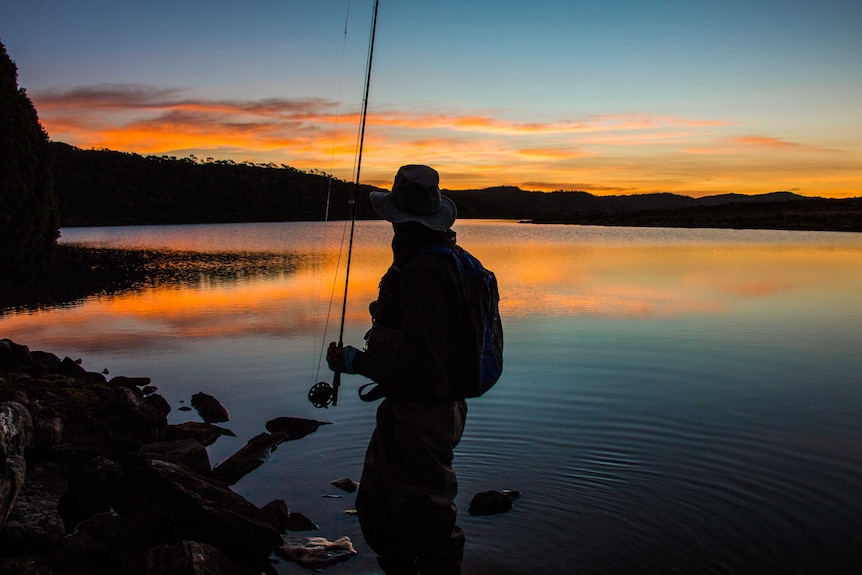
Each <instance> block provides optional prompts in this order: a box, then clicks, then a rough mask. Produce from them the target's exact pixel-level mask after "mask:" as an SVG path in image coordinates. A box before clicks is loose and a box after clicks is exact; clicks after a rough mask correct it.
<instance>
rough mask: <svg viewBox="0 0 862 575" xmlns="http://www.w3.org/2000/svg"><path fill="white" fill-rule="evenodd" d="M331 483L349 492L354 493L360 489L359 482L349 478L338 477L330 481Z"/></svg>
mask: <svg viewBox="0 0 862 575" xmlns="http://www.w3.org/2000/svg"><path fill="white" fill-rule="evenodd" d="M329 484H330V485H334V486H335V487H338V488H339V489H342V490H344V491H346V492H348V493H353V492H355V491H356V490H357V489H359V483H357V482H356V481H353V480H352V479H348V478H344V479H336V480H335V481H330V482H329Z"/></svg>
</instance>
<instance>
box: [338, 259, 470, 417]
mask: <svg viewBox="0 0 862 575" xmlns="http://www.w3.org/2000/svg"><path fill="white" fill-rule="evenodd" d="M409 252H412V253H407V254H406V255H404V256H403V257H400V258H399V254H398V253H397V252H396V258H395V263H393V265H392V267H390V269H389V271H387V273H386V275H384V276H383V278H382V279H381V282H380V294H379V296H378V299H377V302H376V305H372V307H373V308H374V311H373V319H374V323H373V325H372V328H371V330H370V331H369V333H368V335H367V349H366V351H364V352H359V353H357V355H356V357H355V359H354V360H353V367H354V370H355V371H356V372H357V373H359V374H361V375H364V376H365V377H367V378H369V379H371V380H373V381H375V382H376V383H378V384H380V385H381V387H382V388H383V391H384V392H385V394H386V395H387V396H388V397H397V398H402V399H414V400H418V401H439V400H451V399H459V394H458V393H457V391H456V390H457V389H458V387H457V385H456V382H457V378H458V377H459V376H461V374H463V373H465V369H464V367H463V364H464V361H465V357H464V356H465V353H464V350H465V349H466V347H465V346H466V342H465V341H464V337H465V335H466V334H465V332H464V330H463V328H462V326H463V313H462V309H463V305H464V304H463V289H464V288H463V285H462V280H461V277H460V272H459V269H458V266H457V264H456V263H455V260H454V258H451V257H447V256H446V255H445V254H440V253H428V252H424V251H422V248H421V247H418V248H414V249H412V250H409ZM399 260H400V261H399ZM399 264H400V265H399ZM402 266H403V268H402Z"/></svg>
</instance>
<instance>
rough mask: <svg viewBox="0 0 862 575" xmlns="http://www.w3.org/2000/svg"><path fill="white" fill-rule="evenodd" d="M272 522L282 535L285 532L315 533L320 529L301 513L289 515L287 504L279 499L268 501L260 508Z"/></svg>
mask: <svg viewBox="0 0 862 575" xmlns="http://www.w3.org/2000/svg"><path fill="white" fill-rule="evenodd" d="M260 510H261V511H263V512H264V513H266V514H267V516H268V517H269V518H270V519H271V520H272V522H273V525H275V526H276V528H277V529H278V530H279V532H281V533H284V532H285V531H317V530H318V529H320V527H318V526H317V525H316V524H315V523H314V522H313V521H312V520H311V519H309V518H308V517H306V516H305V515H303V514H302V513H291V512H290V511H289V510H288V509H287V503H285V502H284V501H283V500H281V499H276V500H275V501H270V502H269V503H267V504H266V505H264V506H263V507H261V508H260Z"/></svg>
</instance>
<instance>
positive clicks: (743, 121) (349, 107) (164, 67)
mask: <svg viewBox="0 0 862 575" xmlns="http://www.w3.org/2000/svg"><path fill="white" fill-rule="evenodd" d="M372 6H373V1H372V0H364V1H357V0H351V1H349V2H348V1H347V0H316V1H305V2H294V1H282V2H275V1H268V2H255V3H248V4H245V3H244V4H240V3H236V2H224V1H213V2H208V3H186V4H185V5H181V6H178V5H175V4H174V3H169V2H162V1H155V2H148V3H138V2H125V1H118V0H114V1H112V2H68V1H67V2H60V1H41V0H27V1H19V0H0V40H2V42H3V43H4V44H5V45H6V48H7V51H8V52H9V54H10V56H11V57H12V59H13V60H15V61H16V63H17V64H18V67H19V83H20V84H21V85H22V86H23V87H24V88H26V89H27V91H28V93H29V95H30V97H31V99H32V100H33V102H34V104H35V105H36V107H37V110H38V111H39V114H40V118H41V120H42V123H43V125H44V126H45V128H46V129H47V130H48V132H49V134H50V135H51V137H52V138H53V139H56V140H60V141H65V142H68V143H71V144H74V145H77V146H80V147H82V148H90V147H97V148H101V147H106V148H111V149H121V150H124V151H130V152H137V153H142V154H159V155H161V154H168V155H177V156H180V157H185V156H187V155H189V154H194V155H195V156H196V157H199V158H206V157H213V158H215V159H233V160H235V161H254V162H274V163H277V164H280V163H284V164H288V165H291V166H295V167H299V168H301V169H321V170H324V171H327V172H331V173H334V174H335V175H337V176H339V177H343V178H344V179H352V173H353V172H352V170H353V166H354V162H355V148H356V131H357V119H358V118H357V112H358V110H359V107H360V104H361V98H362V81H363V79H364V74H365V63H366V57H367V48H368V39H369V32H370V20H371V14H372ZM345 29H346V34H345ZM860 30H862V2H859V1H858V0H854V1H849V0H848V1H838V0H825V1H822V2H819V3H814V2H800V1H784V2H777V1H759V2H758V1H749V2H741V1H736V0H728V1H720V2H716V1H713V2H701V1H696V0H695V1H688V2H675V1H654V2H622V1H613V0H610V1H604V2H577V1H569V2H554V1H542V0H538V1H533V2H527V3H525V2H508V1H499V2H489V1H474V2H463V1H458V2H456V1H449V0H437V1H434V2H431V1H409V0H399V1H397V2H396V1H394V0H381V2H380V9H379V18H378V29H377V38H376V46H375V54H374V66H373V74H372V86H371V94H370V99H369V119H368V127H367V133H366V147H365V150H364V156H363V167H362V173H363V181H366V182H367V183H374V184H378V185H384V186H388V185H390V184H391V179H392V174H394V171H395V170H396V169H397V167H398V166H399V165H400V164H403V163H414V162H419V163H428V164H431V165H433V166H435V167H436V168H438V170H439V171H440V173H441V180H442V182H441V183H442V185H443V186H445V187H450V188H466V187H484V186H491V185H502V184H506V185H519V186H521V187H524V188H527V189H544V190H553V189H579V190H586V191H591V192H593V193H597V194H605V193H647V192H656V191H670V192H675V193H683V194H688V195H694V196H702V195H709V194H715V193H726V192H741V193H765V192H770V191H775V190H793V191H796V192H798V193H801V194H805V195H821V196H831V197H843V196H860V195H862V192H860V189H862V185H860V184H862V138H860V134H862V106H860V104H859V102H862V33H860Z"/></svg>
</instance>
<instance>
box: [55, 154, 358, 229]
mask: <svg viewBox="0 0 862 575" xmlns="http://www.w3.org/2000/svg"><path fill="white" fill-rule="evenodd" d="M53 146H54V148H55V150H56V154H55V155H56V161H55V168H54V189H55V190H56V192H57V197H58V200H59V204H60V215H61V222H62V225H63V226H105V225H132V224H189V223H217V222H269V221H301V220H322V219H324V218H325V217H326V215H327V205H328V206H329V218H330V219H343V218H347V217H349V210H350V205H351V204H350V202H351V199H352V197H353V194H354V187H355V186H354V184H353V183H350V182H345V181H343V180H339V179H336V178H330V177H328V176H327V175H325V174H320V173H306V172H302V171H300V170H297V169H294V168H291V167H289V166H284V165H282V166H276V165H273V164H253V163H234V162H231V161H198V160H197V159H195V158H194V157H189V158H176V157H169V156H141V155H139V154H131V153H124V152H114V151H110V150H81V149H78V148H75V147H73V146H70V145H68V144H64V143H59V142H55V143H54V144H53ZM371 189H374V188H371V187H368V186H360V189H359V193H358V198H359V201H358V202H357V217H359V218H367V217H370V215H371V213H372V210H371V205H370V202H369V201H368V192H369V191H370V190H371ZM327 198H328V202H327Z"/></svg>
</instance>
